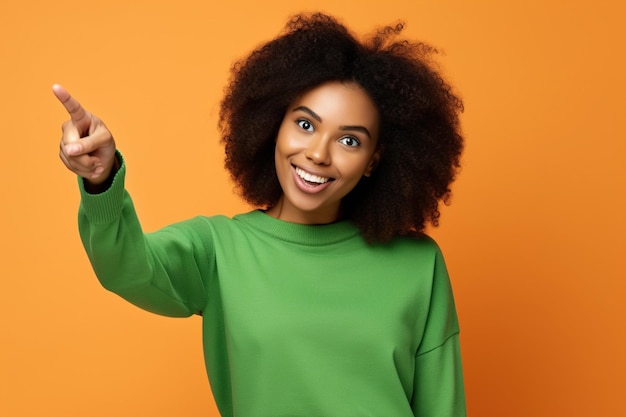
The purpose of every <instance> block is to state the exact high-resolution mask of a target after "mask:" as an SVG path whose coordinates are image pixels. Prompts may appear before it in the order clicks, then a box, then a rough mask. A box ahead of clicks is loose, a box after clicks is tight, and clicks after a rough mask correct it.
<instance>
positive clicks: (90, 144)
mask: <svg viewBox="0 0 626 417" xmlns="http://www.w3.org/2000/svg"><path fill="white" fill-rule="evenodd" d="M52 91H53V93H54V95H55V96H56V97H57V98H58V99H59V101H60V102H61V103H62V104H63V106H64V107H65V109H66V110H67V112H68V113H69V114H70V120H68V121H67V122H65V123H63V127H62V129H63V137H62V139H61V145H60V150H59V156H60V158H61V160H62V161H63V163H64V164H65V166H66V167H67V168H68V169H69V170H70V171H72V172H74V173H75V174H77V175H79V176H81V177H83V178H84V179H85V180H86V181H87V183H89V184H90V185H99V184H102V183H104V182H105V181H107V179H108V178H109V176H110V175H111V172H112V171H113V169H116V168H117V167H116V165H117V164H118V161H117V157H116V156H115V140H113V135H111V132H110V131H109V129H107V127H106V126H105V125H104V123H103V122H102V120H100V119H99V118H98V117H96V116H95V115H93V114H91V113H89V112H88V111H86V110H85V109H84V108H83V106H81V105H80V103H79V102H78V100H76V99H75V98H74V97H72V96H71V95H70V94H69V93H68V92H67V90H65V88H63V87H61V86H60V85H58V84H55V85H53V86H52Z"/></svg>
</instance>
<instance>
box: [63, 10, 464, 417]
mask: <svg viewBox="0 0 626 417" xmlns="http://www.w3.org/2000/svg"><path fill="white" fill-rule="evenodd" d="M401 30H402V27H401V26H400V25H399V26H396V27H388V28H386V29H385V30H383V31H380V32H378V33H377V34H376V35H375V36H373V37H372V38H370V39H369V40H367V41H365V42H359V41H357V40H356V39H355V38H354V37H353V36H352V35H351V34H350V33H349V32H348V31H347V30H346V28H345V27H343V26H342V25H340V24H339V23H337V22H336V21H335V20H334V19H333V18H331V17H329V16H325V15H320V14H316V15H312V16H297V17H295V18H293V19H292V20H291V21H290V22H289V24H288V25H287V28H286V31H285V33H283V34H282V35H281V36H279V37H278V38H276V39H274V40H272V41H270V42H268V43H267V44H265V45H263V46H262V47H260V48H258V49H257V50H255V51H253V52H252V54H251V55H250V56H249V57H248V58H246V59H245V60H243V61H241V62H239V63H237V64H236V65H235V66H234V67H233V75H232V79H231V82H230V85H229V88H228V90H227V93H226V96H225V98H224V100H223V102H222V107H221V114H220V128H221V131H222V135H223V136H222V140H223V142H224V144H225V149H226V167H227V169H228V170H229V171H230V173H231V174H232V177H233V179H234V181H235V182H236V184H237V185H238V186H239V188H240V190H241V193H242V195H243V197H244V198H245V199H246V200H247V201H249V202H251V203H252V204H254V205H255V206H257V207H258V209H257V210H255V211H252V212H249V213H245V214H241V215H238V216H235V217H233V218H226V217H223V216H214V217H197V218H194V219H190V220H187V221H183V222H181V223H177V224H174V225H171V226H168V227H165V228H163V229H161V230H159V231H157V232H154V233H144V232H143V231H142V229H141V226H140V224H139V221H138V219H137V216H136V214H135V210H134V208H133V204H132V202H131V199H130V197H129V195H128V193H127V191H126V190H125V189H124V178H125V173H126V167H125V163H124V160H123V158H122V156H121V154H120V153H119V151H118V150H117V149H116V145H115V142H114V140H113V137H112V135H111V133H110V131H109V130H108V129H107V128H106V126H105V125H104V124H103V123H102V121H100V119H98V118H97V117H96V116H95V115H93V114H91V113H89V112H87V111H86V110H85V109H84V108H83V107H82V106H81V105H80V104H79V103H78V102H77V101H76V100H75V99H74V98H72V97H71V96H70V95H69V94H68V93H67V91H66V90H64V89H63V88H62V87H60V86H54V87H53V89H54V92H55V94H56V96H57V97H58V99H59V100H60V101H61V102H62V103H63V104H64V106H65V107H66V109H67V110H68V112H69V113H70V115H71V119H70V120H69V121H68V122H66V123H65V124H64V125H63V138H62V141H61V146H60V156H61V159H62V160H63V162H64V163H65V165H66V166H67V167H68V168H69V169H70V170H71V171H73V172H74V173H76V174H78V175H79V176H80V177H81V178H82V180H81V181H79V183H80V189H81V196H82V200H81V205H80V216H79V228H80V235H81V238H82V240H83V243H84V246H85V249H86V251H87V254H88V256H89V259H90V260H91V263H92V265H93V268H94V270H95V272H96V274H97V276H98V278H99V279H100V281H101V282H102V284H103V286H104V287H106V288H107V289H109V290H111V291H114V292H115V293H117V294H119V295H120V296H122V297H124V298H125V299H127V300H129V301H130V302H132V303H134V304H136V305H138V306H139V307H141V308H144V309H146V310H149V311H152V312H155V313H158V314H164V315H169V316H190V315H192V314H200V315H202V317H203V341H204V351H205V359H206V368H207V372H208V375H209V379H210V382H211V387H212V390H213V394H214V397H215V400H216V403H217V405H218V407H219V409H220V412H221V413H222V415H224V416H243V417H254V416H273V417H276V416H342V417H345V416H378V417H381V416H385V417H402V416H436V417H446V416H464V415H465V400H464V390H463V378H462V371H461V359H460V348H459V326H458V322H457V317H456V312H455V308H454V301H453V296H452V291H451V287H450V282H449V279H448V275H447V272H446V267H445V264H444V260H443V257H442V255H441V252H440V250H439V248H438V247H437V245H436V243H435V242H434V241H433V240H431V239H430V238H428V237H427V236H425V235H423V233H422V232H423V230H424V227H425V225H426V223H428V222H430V223H433V224H437V221H438V217H439V212H438V205H439V202H440V201H442V200H445V199H446V198H447V197H448V195H449V193H450V188H449V187H450V184H451V183H452V181H453V179H454V176H455V174H456V171H457V168H458V166H459V158H460V154H461V150H462V147H463V141H462V137H461V135H460V133H459V125H458V124H459V123H458V114H459V112H460V111H461V110H462V103H461V101H460V100H459V99H458V98H457V97H456V96H455V95H454V94H453V93H452V92H451V88H450V87H449V86H448V84H447V83H446V82H445V81H444V80H443V79H442V78H441V77H440V75H439V74H438V73H437V72H436V71H435V70H434V69H433V67H432V66H431V65H430V63H429V62H430V61H429V60H430V56H431V54H432V52H433V50H432V49H431V48H429V47H428V46H426V45H424V44H421V43H412V42H408V41H405V40H395V38H396V36H397V35H398V34H399V32H400V31H401Z"/></svg>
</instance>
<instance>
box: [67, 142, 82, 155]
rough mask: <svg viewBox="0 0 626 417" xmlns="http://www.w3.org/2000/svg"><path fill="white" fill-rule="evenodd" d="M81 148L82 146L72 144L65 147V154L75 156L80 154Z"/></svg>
mask: <svg viewBox="0 0 626 417" xmlns="http://www.w3.org/2000/svg"><path fill="white" fill-rule="evenodd" d="M80 148H81V146H80V145H79V144H78V143H70V144H69V145H65V152H67V153H68V155H75V154H77V153H80Z"/></svg>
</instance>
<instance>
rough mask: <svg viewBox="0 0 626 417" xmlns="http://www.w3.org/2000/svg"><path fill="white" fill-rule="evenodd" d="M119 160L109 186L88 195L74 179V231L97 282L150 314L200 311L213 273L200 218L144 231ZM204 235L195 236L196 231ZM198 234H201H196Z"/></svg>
mask: <svg viewBox="0 0 626 417" xmlns="http://www.w3.org/2000/svg"><path fill="white" fill-rule="evenodd" d="M120 160H121V161H122V163H121V166H120V169H119V170H118V172H117V173H116V174H115V176H114V178H113V181H112V183H111V186H110V188H109V189H107V190H106V191H105V192H103V193H100V194H91V193H88V192H87V190H86V189H85V187H84V180H82V179H80V181H79V182H80V185H81V187H80V188H81V197H82V198H81V205H80V209H79V231H80V237H81V240H82V242H83V246H84V247H85V250H86V252H87V255H88V257H89V260H90V261H91V264H92V266H93V269H94V271H95V273H96V275H97V277H98V279H99V280H100V282H101V284H102V285H103V286H104V287H105V288H106V289H108V290H110V291H112V292H114V293H116V294H118V295H120V296H121V297H123V298H124V299H126V300H128V301H130V302H131V303H133V304H135V305H137V306H138V307H141V308H143V309H145V310H148V311H151V312H153V313H157V314H162V315H167V316H176V317H184V316H189V315H191V314H194V313H201V311H202V309H203V307H204V305H205V303H206V297H207V294H208V290H207V287H208V280H209V277H212V276H214V275H215V272H214V266H215V263H214V262H213V259H214V258H213V250H212V245H211V239H210V238H208V237H209V236H211V232H210V230H206V226H207V223H206V222H204V221H202V220H201V219H195V220H190V221H186V222H181V223H178V224H174V225H171V226H168V227H166V228H163V229H161V230H159V231H157V232H154V233H144V232H143V230H142V228H141V225H140V223H139V220H138V218H137V215H136V213H135V209H134V207H133V203H132V200H131V198H130V196H129V195H128V193H127V192H126V190H125V189H124V178H125V173H126V165H125V163H124V162H123V160H122V159H121V157H120ZM202 228H204V229H205V233H198V230H199V229H202ZM201 235H202V236H201Z"/></svg>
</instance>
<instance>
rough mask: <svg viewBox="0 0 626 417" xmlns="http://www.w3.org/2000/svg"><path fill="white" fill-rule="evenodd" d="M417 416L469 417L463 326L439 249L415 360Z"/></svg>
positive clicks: (415, 407)
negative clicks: (423, 328)
mask: <svg viewBox="0 0 626 417" xmlns="http://www.w3.org/2000/svg"><path fill="white" fill-rule="evenodd" d="M411 406H412V409H413V414H414V415H415V416H416V417H465V416H466V415H467V414H466V408H465V390H464V385H463V371H462V366H461V349H460V344H459V324H458V320H457V315H456V309H455V306H454V298H453V295H452V288H451V285H450V279H449V277H448V272H447V270H446V266H445V263H444V260H443V256H442V255H441V252H440V251H439V250H437V253H436V256H435V265H434V273H433V286H432V292H431V298H430V308H429V312H428V318H427V321H426V327H425V330H424V336H423V338H422V342H421V344H420V347H419V348H418V351H417V355H416V358H415V374H414V381H413V399H412V402H411Z"/></svg>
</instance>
